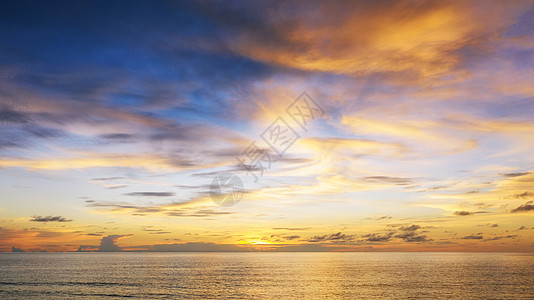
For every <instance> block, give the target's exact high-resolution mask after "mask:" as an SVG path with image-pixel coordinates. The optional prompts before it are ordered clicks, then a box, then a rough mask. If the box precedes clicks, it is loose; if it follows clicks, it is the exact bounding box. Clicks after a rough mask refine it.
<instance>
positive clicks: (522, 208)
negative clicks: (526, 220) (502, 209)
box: [512, 201, 534, 213]
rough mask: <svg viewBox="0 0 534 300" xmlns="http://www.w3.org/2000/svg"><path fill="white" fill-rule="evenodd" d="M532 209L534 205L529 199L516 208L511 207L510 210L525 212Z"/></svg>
mask: <svg viewBox="0 0 534 300" xmlns="http://www.w3.org/2000/svg"><path fill="white" fill-rule="evenodd" d="M533 210H534V205H533V204H532V201H529V202H527V203H525V204H523V205H521V206H519V207H517V208H514V209H512V212H513V213H517V212H527V211H533Z"/></svg>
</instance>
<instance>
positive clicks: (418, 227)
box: [399, 224, 421, 231]
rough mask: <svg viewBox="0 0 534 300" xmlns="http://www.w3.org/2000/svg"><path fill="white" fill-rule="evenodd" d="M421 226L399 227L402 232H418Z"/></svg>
mask: <svg viewBox="0 0 534 300" xmlns="http://www.w3.org/2000/svg"><path fill="white" fill-rule="evenodd" d="M420 228H421V226H419V225H415V224H414V225H409V226H401V227H399V229H400V230H403V231H416V230H418V229H420Z"/></svg>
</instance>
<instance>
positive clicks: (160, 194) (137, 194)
mask: <svg viewBox="0 0 534 300" xmlns="http://www.w3.org/2000/svg"><path fill="white" fill-rule="evenodd" d="M125 195H126V196H134V197H172V196H174V195H175V193H171V192H133V193H127V194H125Z"/></svg>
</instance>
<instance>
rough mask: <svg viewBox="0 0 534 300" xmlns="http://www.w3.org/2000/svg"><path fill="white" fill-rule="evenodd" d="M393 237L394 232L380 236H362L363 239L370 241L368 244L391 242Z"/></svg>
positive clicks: (372, 234) (373, 234)
mask: <svg viewBox="0 0 534 300" xmlns="http://www.w3.org/2000/svg"><path fill="white" fill-rule="evenodd" d="M392 236H393V232H388V233H387V234H385V235H382V234H378V233H368V234H362V237H363V238H365V241H368V242H386V241H389V240H390V239H391V237H392Z"/></svg>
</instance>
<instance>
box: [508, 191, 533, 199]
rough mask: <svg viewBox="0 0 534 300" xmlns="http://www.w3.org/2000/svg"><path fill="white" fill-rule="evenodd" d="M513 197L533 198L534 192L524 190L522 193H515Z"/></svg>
mask: <svg viewBox="0 0 534 300" xmlns="http://www.w3.org/2000/svg"><path fill="white" fill-rule="evenodd" d="M512 197H513V198H517V199H524V198H533V197H534V193H533V192H523V193H520V194H515V195H513V196H512Z"/></svg>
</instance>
